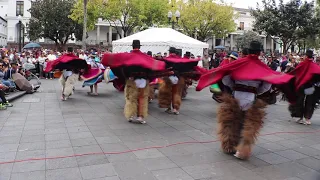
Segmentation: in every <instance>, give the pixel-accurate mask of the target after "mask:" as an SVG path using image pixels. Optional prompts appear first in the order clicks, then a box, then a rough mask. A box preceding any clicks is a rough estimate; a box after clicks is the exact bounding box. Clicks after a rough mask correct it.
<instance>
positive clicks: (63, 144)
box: [46, 140, 72, 149]
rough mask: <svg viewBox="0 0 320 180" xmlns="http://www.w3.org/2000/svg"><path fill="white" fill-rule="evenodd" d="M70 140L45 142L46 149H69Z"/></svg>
mask: <svg viewBox="0 0 320 180" xmlns="http://www.w3.org/2000/svg"><path fill="white" fill-rule="evenodd" d="M71 147H72V145H71V141H70V140H60V141H47V142H46V148H47V149H58V148H71Z"/></svg>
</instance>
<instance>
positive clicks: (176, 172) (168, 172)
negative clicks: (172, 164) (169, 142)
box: [152, 168, 193, 180]
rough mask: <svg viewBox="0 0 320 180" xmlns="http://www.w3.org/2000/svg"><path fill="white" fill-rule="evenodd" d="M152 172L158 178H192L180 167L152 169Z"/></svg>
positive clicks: (186, 179) (187, 179) (173, 179)
mask: <svg viewBox="0 0 320 180" xmlns="http://www.w3.org/2000/svg"><path fill="white" fill-rule="evenodd" d="M152 174H153V175H154V176H155V177H156V178H157V179H158V180H167V179H168V180H169V179H170V180H180V179H184V180H193V178H192V177H191V176H189V175H188V174H187V173H186V172H184V171H183V170H182V169H180V168H171V169H162V170H155V171H152Z"/></svg>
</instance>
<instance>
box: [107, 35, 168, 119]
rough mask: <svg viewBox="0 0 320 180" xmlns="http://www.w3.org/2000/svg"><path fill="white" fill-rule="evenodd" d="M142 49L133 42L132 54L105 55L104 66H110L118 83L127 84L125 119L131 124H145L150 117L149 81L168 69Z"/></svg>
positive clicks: (136, 41) (137, 43) (138, 43)
mask: <svg viewBox="0 0 320 180" xmlns="http://www.w3.org/2000/svg"><path fill="white" fill-rule="evenodd" d="M140 47H141V45H140V41H139V40H133V42H132V48H133V50H132V52H131V53H117V54H105V55H104V56H103V59H102V64H103V65H105V66H109V67H110V68H111V69H112V71H113V73H114V74H115V75H116V76H117V77H118V80H119V81H118V82H122V83H124V84H125V93H124V94H125V100H126V104H125V107H124V115H125V117H126V118H127V119H128V121H129V122H132V121H137V122H139V123H141V124H144V123H146V121H145V120H144V118H146V117H147V115H148V96H149V81H150V80H151V79H153V78H155V77H156V76H157V75H159V74H156V73H160V72H162V71H165V69H166V68H165V63H164V62H162V61H157V60H155V59H153V58H152V57H150V56H148V55H146V54H144V53H142V52H141V51H140Z"/></svg>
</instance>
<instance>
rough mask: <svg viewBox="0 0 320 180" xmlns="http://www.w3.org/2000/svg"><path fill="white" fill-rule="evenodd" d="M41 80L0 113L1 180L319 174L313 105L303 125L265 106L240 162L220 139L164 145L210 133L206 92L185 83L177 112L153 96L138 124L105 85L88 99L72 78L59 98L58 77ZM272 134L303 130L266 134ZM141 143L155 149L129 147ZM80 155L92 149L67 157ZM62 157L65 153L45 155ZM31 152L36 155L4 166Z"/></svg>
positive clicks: (249, 178)
mask: <svg viewBox="0 0 320 180" xmlns="http://www.w3.org/2000/svg"><path fill="white" fill-rule="evenodd" d="M42 82H43V84H42V87H41V89H40V92H38V93H35V94H33V95H26V96H24V97H22V98H20V99H18V100H16V101H14V102H13V104H14V107H12V108H9V109H8V110H5V111H0V180H45V179H46V180H82V179H83V180H119V179H120V180H193V179H196V180H300V179H303V180H320V132H319V130H320V118H319V117H320V111H318V112H316V114H315V115H314V117H313V124H312V125H311V126H305V125H299V124H296V123H295V122H292V121H291V122H289V121H288V120H290V118H289V113H288V112H287V104H286V103H285V102H279V103H278V104H277V105H272V106H269V108H268V118H267V119H266V121H265V125H264V128H263V130H262V132H261V134H262V136H260V137H259V139H258V142H257V144H256V146H255V147H254V151H253V156H252V157H251V158H250V160H249V161H240V160H237V159H235V158H234V157H233V156H229V155H225V154H223V153H221V151H220V148H219V146H220V144H219V142H211V143H193V144H192V143H190V144H180V145H175V146H169V147H163V146H166V145H169V144H174V143H179V142H208V141H214V140H216V139H217V137H216V126H217V125H216V108H217V103H215V102H214V101H213V100H212V99H211V94H210V93H209V90H204V91H203V92H195V91H194V88H191V89H189V94H188V97H187V99H186V100H184V101H183V105H182V108H181V112H180V113H181V114H180V115H179V116H175V115H168V114H166V113H164V110H163V109H159V108H158V107H157V103H156V101H155V102H152V103H151V104H150V108H149V109H150V116H149V117H148V118H147V124H145V125H141V124H132V123H128V122H127V121H126V120H125V119H124V116H123V115H122V111H123V106H124V98H123V94H122V93H119V92H117V91H116V90H115V89H114V88H113V86H112V85H111V84H109V85H106V84H105V83H101V84H100V85H99V88H100V89H99V92H100V95H99V96H98V97H89V96H87V94H86V92H87V90H88V88H82V87H81V84H80V83H79V84H78V85H77V87H76V91H75V94H74V96H73V97H72V98H71V99H69V100H68V101H66V102H62V101H60V93H61V92H60V89H61V88H60V86H59V84H58V81H57V80H43V81H42ZM317 131H318V133H316V132H317ZM274 132H305V133H294V134H293V133H278V134H273V135H266V134H269V133H274ZM307 132H309V133H307ZM145 147H156V148H152V149H148V150H140V151H134V152H130V150H134V149H138V148H145ZM102 152H126V153H123V154H106V155H104V154H102ZM87 153H95V154H91V155H86V156H76V157H75V156H73V155H75V154H87ZM61 156H69V157H68V158H53V159H50V158H52V157H61ZM31 158H38V159H39V158H40V160H37V161H32V160H28V161H24V162H14V163H9V164H3V162H8V161H14V160H16V161H19V160H26V159H31ZM42 158H43V159H42ZM45 158H48V159H45Z"/></svg>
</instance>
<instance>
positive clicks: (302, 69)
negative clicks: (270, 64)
mask: <svg viewBox="0 0 320 180" xmlns="http://www.w3.org/2000/svg"><path fill="white" fill-rule="evenodd" d="M289 74H291V75H294V76H295V77H296V80H295V88H296V91H298V90H299V89H300V88H301V87H302V86H303V85H305V84H306V83H309V82H310V80H312V78H313V77H314V76H315V75H320V66H319V65H317V64H316V63H314V62H313V61H312V59H308V58H307V59H305V60H304V61H303V62H301V63H300V64H299V65H298V66H297V67H296V68H295V69H294V70H293V71H291V72H290V73H289Z"/></svg>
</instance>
